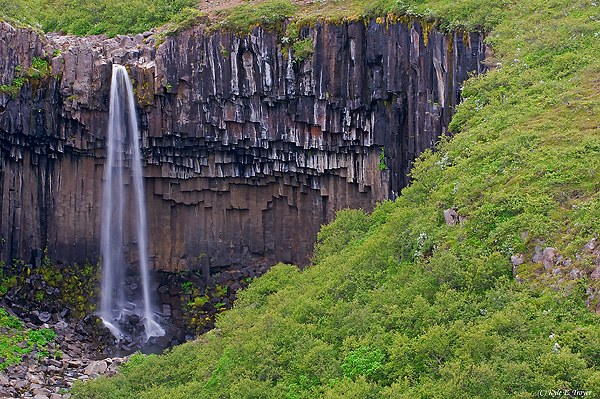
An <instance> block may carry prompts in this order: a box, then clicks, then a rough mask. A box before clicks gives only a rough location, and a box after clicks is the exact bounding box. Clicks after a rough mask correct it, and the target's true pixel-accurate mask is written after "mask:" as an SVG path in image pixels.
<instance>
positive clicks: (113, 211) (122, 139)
mask: <svg viewBox="0 0 600 399" xmlns="http://www.w3.org/2000/svg"><path fill="white" fill-rule="evenodd" d="M109 106H110V108H109V118H108V133H107V140H108V144H107V148H106V165H105V169H104V185H103V196H102V242H101V247H102V248H101V249H102V286H101V289H102V300H101V304H100V317H101V318H102V320H103V321H104V323H105V324H106V325H107V326H108V327H109V328H110V330H111V331H112V333H113V334H114V335H115V336H116V337H117V338H119V339H120V338H122V337H123V335H124V333H123V331H122V330H121V328H120V327H119V322H120V321H121V320H123V318H124V316H126V315H127V314H136V315H138V316H139V317H141V318H142V320H143V323H144V328H145V338H146V340H148V339H149V338H150V337H158V336H162V335H164V333H165V331H164V330H163V329H162V327H160V325H159V324H158V323H157V322H156V321H154V320H153V313H152V307H151V302H150V277H149V273H148V230H147V227H146V203H145V199H144V186H143V181H142V160H141V154H140V144H139V142H140V137H139V132H138V126H137V118H136V114H135V103H134V99H133V88H132V86H131V81H130V79H129V75H128V74H127V70H126V69H125V67H123V66H122V65H113V71H112V81H111V87H110V105H109ZM127 222H130V223H127ZM129 225H132V226H129ZM129 237H131V242H134V243H136V244H137V255H138V258H139V268H140V279H141V284H142V298H141V301H142V304H141V308H142V309H141V310H138V309H137V307H138V306H137V305H136V304H134V303H128V302H127V301H126V298H125V296H126V295H125V269H126V257H127V255H126V254H127V252H128V248H127V244H126V243H127V241H128V238H129Z"/></svg>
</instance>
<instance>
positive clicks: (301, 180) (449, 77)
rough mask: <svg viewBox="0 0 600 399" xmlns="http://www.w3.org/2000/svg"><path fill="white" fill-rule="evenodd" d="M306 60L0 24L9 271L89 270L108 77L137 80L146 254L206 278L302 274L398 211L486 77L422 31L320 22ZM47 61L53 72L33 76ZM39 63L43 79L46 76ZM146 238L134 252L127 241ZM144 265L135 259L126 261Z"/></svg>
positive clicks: (155, 263)
mask: <svg viewBox="0 0 600 399" xmlns="http://www.w3.org/2000/svg"><path fill="white" fill-rule="evenodd" d="M301 37H310V38H311V39H312V43H313V47H314V53H313V54H312V56H309V57H308V58H306V59H305V60H301V61H299V60H295V59H294V54H293V52H292V50H290V49H287V48H286V46H282V43H281V39H280V38H278V36H277V34H276V33H275V32H268V31H265V30H263V29H262V28H260V27H256V28H254V29H253V31H252V33H251V34H250V35H246V36H241V37H240V36H237V35H235V34H233V33H229V32H216V33H215V32H213V33H207V32H206V31H205V30H204V28H203V27H196V28H193V29H191V30H188V31H186V32H183V33H180V34H178V35H176V36H174V37H170V38H167V39H166V40H165V41H164V42H163V43H161V44H160V45H157V43H156V38H155V35H153V34H152V32H147V33H145V34H143V35H142V34H139V35H135V36H119V37H117V38H112V39H107V38H105V37H101V36H98V37H87V38H77V37H73V36H60V35H46V36H40V35H38V34H36V33H34V32H30V31H28V30H25V29H15V28H13V27H12V26H10V25H8V24H6V23H1V24H0V60H1V61H0V85H6V86H11V85H13V86H14V79H15V77H18V76H24V74H26V72H27V73H28V75H27V76H29V78H28V80H27V81H26V82H25V83H24V84H23V85H22V86H21V87H20V89H19V90H18V91H17V93H16V95H15V96H14V97H13V96H10V95H8V94H2V95H1V96H0V168H1V169H0V212H1V213H0V217H1V220H0V238H1V242H0V259H1V260H3V261H5V262H9V261H10V260H12V259H15V258H18V259H24V260H25V261H30V260H31V261H36V260H37V261H39V258H40V257H41V256H42V253H43V251H44V250H45V251H46V253H47V256H48V257H49V258H50V259H52V260H53V261H55V262H63V263H72V262H78V263H81V262H85V261H86V260H88V261H91V262H95V261H97V260H98V258H99V256H100V254H99V247H100V228H99V226H100V201H101V197H102V176H103V168H104V156H105V141H106V130H107V120H108V95H109V89H110V87H109V86H110V75H111V68H112V65H113V64H122V65H125V66H126V67H127V68H128V70H129V72H130V75H131V78H132V80H133V82H134V88H135V92H136V97H137V106H138V119H139V122H140V128H141V136H142V143H141V144H142V153H143V158H144V176H145V190H146V197H147V203H148V214H149V215H148V219H149V220H148V225H149V228H150V233H149V234H150V237H149V239H150V257H151V263H152V267H153V268H154V269H156V270H165V271H181V270H188V269H191V270H196V269H202V270H203V273H208V272H209V269H210V270H213V271H218V270H223V269H226V268H231V267H233V268H236V267H242V266H243V265H247V264H257V265H263V266H264V265H266V266H270V265H272V264H274V263H276V262H280V261H282V262H293V263H296V264H299V265H306V264H307V263H308V256H309V254H310V252H311V249H312V246H313V244H314V242H315V240H316V234H317V232H318V230H319V228H320V226H321V225H322V224H323V223H326V222H328V221H331V220H332V218H333V217H334V215H335V212H336V211H337V210H339V209H343V208H346V207H351V208H363V209H365V210H370V209H372V207H373V206H374V205H375V203H376V202H378V201H382V200H386V199H393V198H394V197H395V196H396V195H397V194H398V193H399V192H400V190H401V189H402V187H404V186H405V185H406V184H407V182H408V179H407V173H408V171H409V168H410V165H411V162H412V161H413V160H414V159H415V157H416V156H418V154H419V153H420V152H422V151H423V150H424V149H426V148H430V147H432V145H433V144H434V142H435V141H436V139H437V138H438V137H439V136H440V135H441V134H442V133H444V132H445V129H446V127H447V126H448V123H449V121H450V118H451V116H452V113H453V109H454V107H455V106H456V105H457V103H458V102H459V95H460V86H461V83H462V82H463V81H464V80H465V79H466V78H467V77H468V76H469V74H470V73H480V72H482V71H483V66H482V60H483V58H484V53H485V46H484V45H483V40H482V37H480V36H479V35H477V34H463V33H462V32H461V33H455V34H454V35H443V34H441V33H439V32H435V31H429V29H428V28H427V27H426V28H425V29H424V28H423V27H422V26H421V23H420V22H419V21H415V20H413V21H408V20H407V21H405V22H404V23H401V22H398V21H395V20H392V19H388V20H385V21H382V22H377V21H375V20H372V21H370V22H365V21H354V22H347V23H344V24H340V25H332V24H325V23H317V24H316V25H315V26H314V27H312V28H308V27H307V28H304V29H303V30H302V31H301ZM40 59H41V60H46V61H47V62H48V63H49V65H51V68H52V69H51V73H50V74H44V73H36V70H35V68H34V67H32V64H35V63H34V61H37V62H39V60H40ZM34 66H35V65H34ZM132 240H134V239H132ZM131 261H132V262H135V259H134V258H132V259H131Z"/></svg>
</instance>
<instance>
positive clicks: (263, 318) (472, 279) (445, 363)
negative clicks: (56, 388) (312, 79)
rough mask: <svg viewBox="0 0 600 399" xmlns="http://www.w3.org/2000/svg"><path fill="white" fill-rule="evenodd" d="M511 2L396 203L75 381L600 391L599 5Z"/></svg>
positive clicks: (165, 392)
mask: <svg viewBox="0 0 600 399" xmlns="http://www.w3.org/2000/svg"><path fill="white" fill-rule="evenodd" d="M440 4H441V5H440ZM444 4H445V3H443V2H439V3H438V2H430V3H428V4H426V5H422V6H423V7H427V6H430V7H431V8H432V10H431V13H432V14H435V13H437V12H439V10H440V9H441V8H439V7H442V6H443V5H444ZM476 4H477V3H476V2H457V5H459V6H460V5H466V6H473V7H471V8H469V7H466V8H460V7H458V9H459V11H460V12H462V13H459V14H460V15H461V16H462V17H464V18H465V19H463V23H465V24H467V23H466V22H468V20H469V17H471V16H473V17H474V18H475V16H474V14H476V13H479V12H481V10H479V9H478V8H477V7H475V5H476ZM436 7H438V8H436ZM442 8H443V7H442ZM482 9H485V7H483V6H482ZM500 10H502V12H501V14H500V17H499V18H498V21H497V22H498V24H497V26H495V28H494V29H493V31H492V32H491V33H490V35H489V36H488V37H489V42H490V43H491V44H492V46H493V49H494V51H495V57H496V60H495V62H494V65H495V66H496V69H495V70H493V71H491V72H489V73H487V74H486V75H484V76H481V77H476V78H473V79H471V80H470V81H468V82H467V84H466V85H465V89H464V91H463V94H464V101H463V103H462V105H461V106H460V107H459V110H458V113H457V115H456V116H455V118H454V120H453V123H452V128H453V129H454V130H453V131H454V132H455V135H454V136H453V137H452V138H448V139H446V140H442V141H441V142H440V144H439V146H438V151H437V152H435V153H431V152H428V153H427V154H425V155H424V156H423V157H422V158H421V160H420V162H418V163H417V165H416V167H415V168H414V169H413V172H412V177H413V182H412V184H411V185H410V186H409V187H408V188H406V189H404V190H403V191H402V195H401V196H400V197H399V198H398V199H397V200H396V201H395V202H393V203H392V202H385V203H383V204H381V205H380V206H379V207H378V208H377V209H376V210H375V211H374V212H373V213H372V214H371V215H366V214H364V213H362V212H360V211H343V212H341V213H339V214H338V216H337V218H336V220H335V222H333V223H332V224H331V225H329V226H327V227H324V228H323V229H322V230H321V233H320V235H319V244H318V245H317V249H316V253H315V257H314V263H315V264H314V265H313V266H312V267H310V268H308V269H305V270H304V271H303V272H299V271H298V270H297V269H296V268H295V267H293V266H286V265H279V266H277V267H275V268H274V269H272V270H271V271H270V272H269V273H267V274H266V275H264V276H263V277H261V278H259V279H258V280H257V281H256V282H254V283H253V284H251V286H250V287H249V289H248V290H247V291H245V292H244V293H243V294H241V295H240V300H239V302H238V303H237V306H236V307H235V308H234V309H233V310H232V311H230V312H227V313H226V314H224V315H223V316H222V317H221V318H220V320H219V321H218V323H217V326H218V329H216V330H214V331H213V332H211V333H209V334H207V335H205V336H203V337H201V338H200V339H199V340H197V341H196V342H193V343H189V344H186V345H183V346H181V347H178V348H175V349H174V350H173V351H172V352H171V353H169V354H167V355H165V356H153V357H146V358H144V357H138V358H137V361H136V362H135V363H132V364H131V365H129V366H128V367H127V368H125V369H124V370H123V375H121V376H118V377H116V378H113V379H110V380H105V379H100V380H98V381H96V382H94V383H88V384H87V385H85V386H79V387H77V388H76V389H75V393H76V395H75V396H76V397H80V398H86V397H95V396H94V395H98V396H96V397H102V398H126V397H132V396H136V397H140V398H159V397H169V398H192V397H194V398H204V397H206V398H217V397H219V398H239V397H246V398H251V397H255V398H282V397H287V398H317V397H322V398H342V397H344V398H418V397H421V398H448V397H451V398H476V397H480V398H506V397H514V398H533V397H538V396H551V395H566V394H567V393H568V394H570V395H571V396H586V397H594V396H595V395H598V392H600V368H599V367H600V361H599V359H600V356H599V355H600V353H598V348H599V342H600V327H599V324H598V321H600V320H599V319H598V317H597V316H596V314H595V313H596V309H597V307H598V297H597V294H596V289H597V287H598V282H597V280H598V278H599V277H600V269H599V266H598V249H597V245H596V243H595V235H596V234H597V232H598V228H599V227H600V219H599V215H600V213H599V211H600V209H599V207H600V202H599V200H598V189H599V185H600V179H599V178H600V176H599V175H598V173H599V166H600V165H599V162H600V160H599V159H600V158H599V157H598V154H597V153H598V151H600V130H599V126H600V106H599V104H598V95H599V89H600V65H599V64H598V61H597V60H598V59H599V56H600V48H599V40H598V39H597V37H598V35H600V24H599V23H598V20H600V10H599V9H598V7H597V6H596V3H594V2H591V3H590V2H587V1H552V0H550V1H538V0H524V1H519V2H516V3H506V4H504V5H503V6H501V7H500ZM444 210H448V211H447V212H446V214H447V216H448V217H447V219H446V218H445V215H444ZM511 258H512V259H511ZM559 391H560V392H561V393H558V392H559Z"/></svg>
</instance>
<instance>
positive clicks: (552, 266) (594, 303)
mask: <svg viewBox="0 0 600 399" xmlns="http://www.w3.org/2000/svg"><path fill="white" fill-rule="evenodd" d="M534 251H535V253H534V255H533V258H532V259H531V261H530V263H533V264H538V265H540V266H539V267H537V268H535V269H533V273H532V275H530V276H527V277H524V276H522V275H521V274H522V271H523V269H522V267H521V265H527V264H528V263H529V262H528V260H527V259H525V257H524V255H523V254H515V255H513V256H511V258H510V259H511V261H512V264H513V275H514V276H515V279H516V281H517V282H518V283H521V282H523V279H526V280H531V279H532V278H534V277H535V278H536V279H537V280H539V281H541V282H544V281H545V282H548V283H549V287H550V288H551V289H553V290H555V291H562V292H563V294H564V295H565V296H566V295H569V294H570V293H571V291H572V289H573V282H575V281H576V280H578V279H581V278H586V279H587V281H588V282H589V283H588V286H587V288H586V294H587V295H588V297H587V298H586V299H585V303H586V305H587V307H588V309H590V311H593V312H595V313H597V314H600V291H599V290H598V288H597V287H598V282H599V281H600V245H599V242H598V240H597V239H596V238H592V239H591V240H590V241H588V242H587V243H586V244H585V245H584V246H583V248H582V249H581V251H579V252H578V253H576V254H575V255H573V256H571V257H565V256H563V254H561V253H559V252H558V251H557V250H556V248H553V247H544V246H543V243H539V245H537V246H536V247H535V249H534Z"/></svg>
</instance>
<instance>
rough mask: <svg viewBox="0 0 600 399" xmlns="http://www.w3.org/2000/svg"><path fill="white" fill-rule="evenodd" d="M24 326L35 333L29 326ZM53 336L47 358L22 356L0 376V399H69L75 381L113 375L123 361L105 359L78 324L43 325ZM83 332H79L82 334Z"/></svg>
mask: <svg viewBox="0 0 600 399" xmlns="http://www.w3.org/2000/svg"><path fill="white" fill-rule="evenodd" d="M25 326H26V327H27V328H31V329H37V328H39V326H36V325H34V324H32V323H26V324H25ZM41 327H42V328H50V329H52V330H53V331H54V332H55V333H56V334H57V337H56V340H55V342H54V343H51V344H49V356H48V357H43V358H40V355H39V353H38V351H37V350H35V349H34V350H33V351H32V352H31V353H29V354H27V355H24V356H23V361H22V362H21V363H19V364H16V365H12V366H9V367H8V368H7V369H6V370H4V371H2V372H1V373H0V398H35V399H60V398H69V397H70V394H69V393H68V391H69V388H70V387H71V386H72V385H73V383H74V382H75V381H77V380H80V381H87V380H88V379H90V378H96V377H97V376H99V375H107V376H110V375H114V374H116V373H117V367H118V365H119V364H121V363H123V362H124V361H126V360H127V359H128V358H129V356H125V357H105V358H102V357H103V355H102V352H104V350H103V349H104V345H105V344H104V343H101V342H94V341H92V339H91V336H90V335H89V334H86V332H85V330H83V327H84V326H83V325H82V324H81V323H75V322H71V323H67V322H65V321H64V320H60V321H58V322H56V323H55V322H51V323H44V324H43V325H42V326H41ZM82 330H83V331H82Z"/></svg>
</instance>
